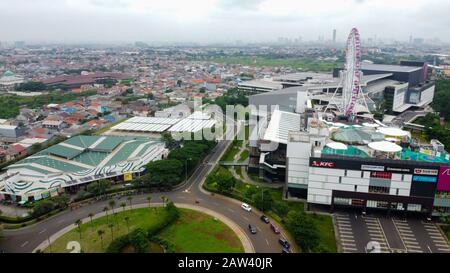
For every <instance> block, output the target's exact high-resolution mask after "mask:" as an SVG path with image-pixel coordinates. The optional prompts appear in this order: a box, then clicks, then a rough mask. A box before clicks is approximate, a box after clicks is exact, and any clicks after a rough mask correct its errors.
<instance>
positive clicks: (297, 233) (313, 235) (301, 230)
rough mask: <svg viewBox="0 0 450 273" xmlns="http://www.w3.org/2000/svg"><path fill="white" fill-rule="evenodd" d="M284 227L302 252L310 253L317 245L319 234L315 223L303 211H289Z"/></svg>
mask: <svg viewBox="0 0 450 273" xmlns="http://www.w3.org/2000/svg"><path fill="white" fill-rule="evenodd" d="M285 221H286V226H287V228H288V229H289V231H290V232H291V234H292V235H293V236H294V239H295V242H296V243H297V244H298V245H299V246H300V247H301V248H302V250H303V251H304V252H311V251H312V250H314V248H315V247H317V246H318V244H319V233H318V230H317V227H316V224H315V222H314V221H313V220H312V219H311V217H308V215H306V213H305V212H303V211H294V210H291V211H289V212H288V214H287V216H286V218H285Z"/></svg>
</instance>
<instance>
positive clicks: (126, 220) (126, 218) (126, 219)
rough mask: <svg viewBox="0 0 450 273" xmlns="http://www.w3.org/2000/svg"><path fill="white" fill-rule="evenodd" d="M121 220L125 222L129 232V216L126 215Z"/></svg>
mask: <svg viewBox="0 0 450 273" xmlns="http://www.w3.org/2000/svg"><path fill="white" fill-rule="evenodd" d="M123 220H125V222H126V223H127V229H128V233H130V217H128V216H126V217H125V218H123Z"/></svg>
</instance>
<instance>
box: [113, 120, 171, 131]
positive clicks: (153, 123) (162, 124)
mask: <svg viewBox="0 0 450 273" xmlns="http://www.w3.org/2000/svg"><path fill="white" fill-rule="evenodd" d="M179 121H180V120H179V119H174V118H155V117H134V118H130V119H129V120H127V121H125V122H122V123H120V124H117V125H116V126H113V127H112V129H113V130H121V131H134V132H164V131H165V130H167V129H169V128H170V126H172V125H174V124H175V123H177V122H179Z"/></svg>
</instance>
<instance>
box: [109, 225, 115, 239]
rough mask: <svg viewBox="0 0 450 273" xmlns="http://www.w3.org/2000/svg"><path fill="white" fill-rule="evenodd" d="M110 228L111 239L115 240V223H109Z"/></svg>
mask: <svg viewBox="0 0 450 273" xmlns="http://www.w3.org/2000/svg"><path fill="white" fill-rule="evenodd" d="M108 227H109V229H110V230H111V238H112V239H111V240H114V229H113V228H114V225H113V224H109V225H108Z"/></svg>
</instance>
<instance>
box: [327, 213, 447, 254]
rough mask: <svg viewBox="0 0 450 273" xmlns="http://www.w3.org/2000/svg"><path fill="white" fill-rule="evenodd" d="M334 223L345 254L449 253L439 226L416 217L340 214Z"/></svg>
mask: <svg viewBox="0 0 450 273" xmlns="http://www.w3.org/2000/svg"><path fill="white" fill-rule="evenodd" d="M334 220H335V223H336V227H337V231H336V232H337V235H338V238H339V244H340V249H341V251H342V252H344V253H366V252H381V253H450V245H449V243H448V241H447V239H446V238H445V237H444V235H443V234H442V233H441V232H440V230H439V228H438V227H437V225H436V224H435V223H433V222H428V221H424V220H423V219H420V218H417V217H412V216H411V217H407V218H403V217H398V216H390V217H388V216H386V215H385V214H384V215H383V214H368V215H365V216H363V215H361V213H358V212H345V211H340V212H336V213H335V214H334Z"/></svg>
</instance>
